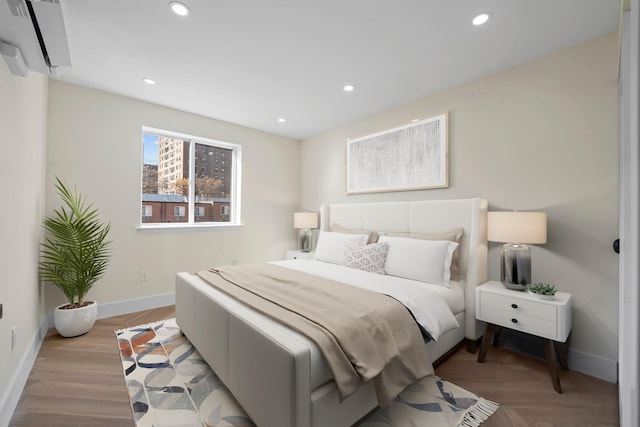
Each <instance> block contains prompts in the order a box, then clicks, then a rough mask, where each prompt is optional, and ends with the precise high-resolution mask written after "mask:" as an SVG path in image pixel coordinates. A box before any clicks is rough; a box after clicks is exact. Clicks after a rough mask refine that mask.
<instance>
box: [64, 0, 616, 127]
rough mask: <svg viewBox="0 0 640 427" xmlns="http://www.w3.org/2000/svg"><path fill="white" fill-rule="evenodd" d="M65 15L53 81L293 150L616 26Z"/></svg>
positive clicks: (261, 4) (216, 3)
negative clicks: (223, 124)
mask: <svg viewBox="0 0 640 427" xmlns="http://www.w3.org/2000/svg"><path fill="white" fill-rule="evenodd" d="M61 3H62V6H63V14H64V19H65V26H66V29H67V37H68V40H69V49H70V52H71V61H72V71H71V72H70V73H69V74H67V75H64V76H63V77H61V78H60V80H63V81H66V82H70V83H75V84H79V85H82V86H89V87H93V88H96V89H100V90H104V91H107V92H112V93H116V94H120V95H125V96H129V97H132V98H136V99H141V100H145V101H149V102H153V103H156V104H160V105H165V106H169V107H174V108H177V109H180V110H184V111H188V112H192V113H197V114H201V115H203V116H208V117H213V118H216V119H220V120H225V121H228V122H232V123H236V124H240V125H244V126H248V127H251V128H255V129H260V130H263V131H266V132H271V133H274V134H278V135H283V136H287V137H290V138H294V139H305V138H308V137H311V136H314V135H317V134H320V133H322V132H325V131H328V130H331V129H333V128H336V127H338V126H340V125H342V124H345V123H349V122H351V121H354V120H357V119H359V118H362V117H366V116H369V115H371V114H374V113H377V112H380V111H384V110H386V109H389V108H391V107H394V106H398V105H402V104H404V103H407V102H409V101H412V100H415V99H419V98H422V97H424V96H426V95H429V94H432V93H435V92H438V91H441V90H443V89H446V88H450V87H453V86H456V85H459V84H461V83H464V82H467V81H471V80H474V79H477V78H479V77H481V76H484V75H488V74H491V73H494V72H497V71H499V70H503V69H506V68H509V67H512V66H514V65H516V64H521V63H523V62H526V61H529V60H531V59H534V58H538V57H541V56H545V55H548V54H550V53H552V52H555V51H558V50H562V49H565V48H567V47H569V46H573V45H576V44H579V43H582V42H584V41H587V40H590V39H593V38H596V37H599V36H601V35H604V34H607V33H610V32H614V31H617V30H618V23H619V14H620V2H619V1H618V0H455V1H454V0H395V1H392V0H184V3H185V4H187V5H188V6H189V8H190V9H191V14H190V15H189V16H188V17H179V16H177V15H175V14H173V13H172V12H171V10H170V9H169V7H168V0H78V1H70V0H62V1H61ZM482 11H489V12H491V14H492V19H491V20H490V21H489V22H488V23H487V24H485V25H484V26H481V27H474V26H473V25H471V19H472V18H473V16H474V15H476V14H477V13H478V12H482ZM143 77H151V78H153V79H155V80H157V84H156V85H155V86H149V85H146V84H144V83H143V82H142V78H143ZM346 83H352V84H354V85H355V86H356V90H355V91H353V92H351V93H345V92H343V90H342V87H343V85H344V84H346ZM279 117H284V118H286V122H285V123H279V122H278V121H277V119H278V118H279Z"/></svg>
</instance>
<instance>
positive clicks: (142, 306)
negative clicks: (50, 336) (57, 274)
mask: <svg viewBox="0 0 640 427" xmlns="http://www.w3.org/2000/svg"><path fill="white" fill-rule="evenodd" d="M175 303H176V294H175V293H174V292H169V293H166V294H160V295H152V296H149V297H142V298H134V299H127V300H123V301H115V302H108V303H104V304H102V303H100V301H98V319H104V318H105V317H113V316H119V315H121V314H129V313H135V312H136V311H143V310H151V309H152V308H158V307H165V306H167V305H174V304H175ZM47 319H48V324H47V329H48V328H53V327H54V325H53V311H52V312H50V313H48V314H47ZM158 320H160V319H158ZM46 332H47V331H46V330H45V331H44V333H45V334H46ZM0 427H1V426H0Z"/></svg>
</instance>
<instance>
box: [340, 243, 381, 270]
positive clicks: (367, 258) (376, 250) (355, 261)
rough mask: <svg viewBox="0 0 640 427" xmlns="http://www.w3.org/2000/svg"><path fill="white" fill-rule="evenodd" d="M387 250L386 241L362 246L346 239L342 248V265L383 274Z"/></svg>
mask: <svg viewBox="0 0 640 427" xmlns="http://www.w3.org/2000/svg"><path fill="white" fill-rule="evenodd" d="M388 251H389V244H388V243H387V242H378V243H371V244H368V245H364V246H362V245H354V244H353V243H351V242H350V241H347V244H346V245H345V249H344V266H345V267H349V268H355V269H357V270H362V271H369V272H371V273H376V274H385V272H384V264H385V261H386V259H387V252H388Z"/></svg>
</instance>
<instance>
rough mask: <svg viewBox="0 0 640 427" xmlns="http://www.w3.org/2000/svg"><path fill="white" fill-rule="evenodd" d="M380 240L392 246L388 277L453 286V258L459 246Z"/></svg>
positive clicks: (433, 242) (389, 255) (398, 239)
mask: <svg viewBox="0 0 640 427" xmlns="http://www.w3.org/2000/svg"><path fill="white" fill-rule="evenodd" d="M378 241H379V242H388V243H389V252H388V253H387V262H386V264H385V267H384V269H385V271H386V272H387V274H388V275H390V276H399V277H404V278H406V279H412V280H418V281H420V282H427V283H432V284H434V285H440V286H446V287H450V283H449V282H450V280H451V258H452V257H453V252H454V251H455V250H456V248H457V247H458V243H456V242H451V241H448V240H419V239H407V238H403V237H389V236H380V239H378Z"/></svg>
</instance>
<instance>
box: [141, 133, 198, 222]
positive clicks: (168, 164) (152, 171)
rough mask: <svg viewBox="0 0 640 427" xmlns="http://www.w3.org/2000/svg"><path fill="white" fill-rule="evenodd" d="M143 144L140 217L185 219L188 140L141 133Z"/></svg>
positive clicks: (187, 182) (187, 185) (178, 220)
mask: <svg viewBox="0 0 640 427" xmlns="http://www.w3.org/2000/svg"><path fill="white" fill-rule="evenodd" d="M142 144H143V165H142V203H143V205H145V206H149V208H148V210H144V209H143V212H142V216H143V217H142V221H143V222H145V223H150V222H151V223H170V222H188V220H189V218H188V207H189V144H190V142H189V141H187V140H182V139H178V138H169V137H166V136H159V135H153V134H151V133H143V134H142ZM178 207H181V208H182V209H181V210H180V209H178V210H176V209H175V208H178ZM145 209H147V208H145ZM148 212H150V213H151V214H150V215H146V214H147V213H148Z"/></svg>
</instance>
